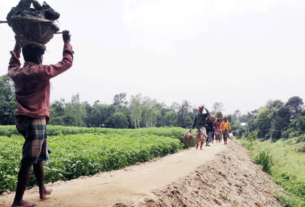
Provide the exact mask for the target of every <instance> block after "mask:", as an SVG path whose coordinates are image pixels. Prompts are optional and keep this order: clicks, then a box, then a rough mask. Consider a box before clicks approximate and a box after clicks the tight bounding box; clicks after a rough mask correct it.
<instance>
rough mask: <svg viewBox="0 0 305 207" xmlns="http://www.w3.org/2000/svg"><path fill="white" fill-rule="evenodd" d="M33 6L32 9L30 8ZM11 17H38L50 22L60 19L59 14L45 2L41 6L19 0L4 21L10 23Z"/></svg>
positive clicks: (35, 2) (33, 0) (28, 0)
mask: <svg viewBox="0 0 305 207" xmlns="http://www.w3.org/2000/svg"><path fill="white" fill-rule="evenodd" d="M32 4H33V6H34V9H33V8H31V5H32ZM13 16H22V17H39V18H42V19H47V20H50V21H55V20H57V19H58V18H59V17H60V14H59V13H57V12H56V11H55V10H54V9H52V8H51V7H50V6H49V5H48V4H47V3H46V2H44V3H43V5H42V6H41V5H40V3H39V2H38V1H36V0H20V2H19V3H18V5H17V6H16V7H13V8H12V9H11V11H10V12H9V13H8V15H7V17H6V19H7V21H10V19H11V17H13Z"/></svg>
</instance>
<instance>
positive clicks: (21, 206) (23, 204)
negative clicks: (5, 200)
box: [12, 201, 36, 207]
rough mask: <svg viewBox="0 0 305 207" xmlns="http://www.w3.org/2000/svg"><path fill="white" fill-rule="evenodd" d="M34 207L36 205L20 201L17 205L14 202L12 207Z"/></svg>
mask: <svg viewBox="0 0 305 207" xmlns="http://www.w3.org/2000/svg"><path fill="white" fill-rule="evenodd" d="M32 206H36V203H33V202H28V201H20V202H19V203H18V202H16V201H14V203H13V205H12V207H32Z"/></svg>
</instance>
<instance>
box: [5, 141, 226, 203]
mask: <svg viewBox="0 0 305 207" xmlns="http://www.w3.org/2000/svg"><path fill="white" fill-rule="evenodd" d="M226 147H227V146H224V145H223V144H219V143H217V144H213V145H212V146H211V147H204V149H203V150H195V149H194V148H191V149H188V150H185V151H182V152H180V153H177V154H174V155H168V156H166V157H164V158H160V159H156V160H153V161H150V162H148V163H142V164H139V165H134V166H131V167H127V168H125V169H122V170H118V171H112V172H106V173H101V174H97V175H95V176H92V177H83V178H78V179H75V180H71V181H68V182H56V183H53V184H48V186H49V187H51V188H52V189H53V193H52V195H51V196H50V197H49V198H48V199H46V200H44V201H40V200H39V198H38V192H37V188H36V189H32V190H29V191H26V193H25V196H24V199H25V200H28V201H32V202H36V204H37V206H41V207H49V206H52V207H53V206H65V207H69V206H73V207H77V206H82V207H84V206H98V207H101V206H105V207H107V206H114V205H115V204H117V203H119V202H120V201H126V200H127V201H132V202H137V201H142V200H143V199H144V198H154V195H153V194H152V190H156V189H159V188H163V187H165V186H166V185H168V184H170V183H172V182H174V181H176V180H177V179H179V178H181V177H183V176H187V175H188V174H190V173H192V172H194V171H195V170H196V169H197V168H198V167H199V166H202V165H204V163H206V162H208V161H211V160H213V159H214V158H215V155H216V154H218V153H220V152H222V151H223V150H224V149H225V148H226ZM13 198H14V194H9V195H5V196H0V206H1V207H2V206H5V207H8V206H10V205H11V203H12V201H13Z"/></svg>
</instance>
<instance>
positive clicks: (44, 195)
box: [40, 189, 53, 200]
mask: <svg viewBox="0 0 305 207" xmlns="http://www.w3.org/2000/svg"><path fill="white" fill-rule="evenodd" d="M52 191H53V190H52V189H50V190H47V189H46V190H44V191H43V192H42V193H40V199H41V200H44V199H46V197H47V196H48V195H51V193H52Z"/></svg>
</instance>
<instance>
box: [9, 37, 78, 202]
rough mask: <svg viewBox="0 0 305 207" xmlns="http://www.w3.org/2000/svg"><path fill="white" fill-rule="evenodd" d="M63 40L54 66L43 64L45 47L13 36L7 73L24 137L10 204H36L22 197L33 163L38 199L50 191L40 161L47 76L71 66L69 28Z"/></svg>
mask: <svg viewBox="0 0 305 207" xmlns="http://www.w3.org/2000/svg"><path fill="white" fill-rule="evenodd" d="M63 40H64V49H63V59H62V60H61V61H60V62H59V63H57V64H55V65H42V59H43V54H44V49H45V47H39V45H32V44H31V42H27V41H25V40H21V39H18V38H16V45H15V48H14V50H13V51H12V52H11V54H12V57H11V59H10V62H9V69H8V75H9V76H10V77H11V79H12V80H13V82H14V85H15V95H16V101H17V110H16V111H15V116H16V127H17V129H18V131H19V132H20V133H21V134H22V135H23V136H24V138H25V143H24V145H23V149H22V160H21V166H20V170H19V174H18V184H17V189H16V195H15V199H14V202H13V204H12V207H17V206H24V207H29V206H36V204H35V203H32V202H28V201H24V200H23V194H24V192H25V189H26V186H27V184H28V181H29V178H30V174H31V168H32V166H33V169H34V174H35V177H36V180H37V182H38V186H39V194H40V199H45V198H46V197H47V196H48V195H50V194H51V192H52V191H51V190H47V189H46V187H45V184H44V169H43V161H46V160H48V158H49V155H48V146H47V133H46V125H47V123H48V121H49V117H50V79H51V78H53V77H55V76H57V75H59V74H61V73H63V72H65V71H66V70H68V69H69V68H70V67H71V66H72V63H73V53H74V52H73V50H72V46H71V45H70V33H69V31H64V32H63ZM21 47H22V53H23V57H24V60H25V63H24V65H23V67H21V63H20V61H19V58H20V53H21Z"/></svg>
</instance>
